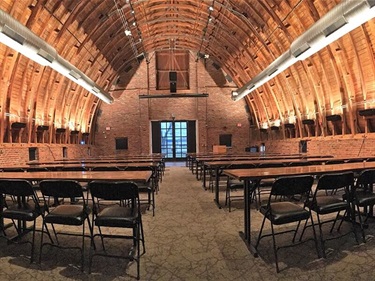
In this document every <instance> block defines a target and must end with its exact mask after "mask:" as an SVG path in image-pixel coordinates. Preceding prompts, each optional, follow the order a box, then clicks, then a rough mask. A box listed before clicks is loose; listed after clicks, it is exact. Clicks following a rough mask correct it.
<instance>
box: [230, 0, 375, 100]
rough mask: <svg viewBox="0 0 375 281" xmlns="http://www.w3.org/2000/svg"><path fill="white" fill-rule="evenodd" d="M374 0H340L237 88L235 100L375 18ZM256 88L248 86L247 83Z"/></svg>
mask: <svg viewBox="0 0 375 281" xmlns="http://www.w3.org/2000/svg"><path fill="white" fill-rule="evenodd" d="M374 3H375V1H374V0H356V1H343V2H341V3H340V4H338V5H336V6H335V7H334V8H333V9H332V10H330V11H329V12H328V13H327V14H326V15H325V16H323V17H322V18H320V19H319V20H318V21H317V22H315V23H314V24H313V25H312V26H311V27H310V28H309V29H308V30H307V31H306V32H304V33H303V34H302V35H301V36H299V37H298V38H297V39H296V40H294V41H293V42H292V44H291V47H290V49H289V50H288V51H286V52H285V53H283V54H282V55H281V56H280V57H278V58H277V59H276V60H275V61H274V62H272V63H271V64H270V65H269V66H268V67H266V68H265V69H264V70H263V71H261V72H260V73H259V74H258V75H256V76H255V77H253V79H251V80H250V81H249V82H247V83H246V84H245V85H243V86H242V87H241V88H239V89H238V90H237V92H238V96H237V97H236V98H234V100H235V101H238V100H240V99H241V98H243V97H245V96H246V95H248V94H249V93H250V92H252V91H254V90H255V89H257V88H258V87H260V86H261V85H263V84H264V83H266V82H268V81H269V80H270V79H272V78H273V77H275V76H276V75H278V74H279V73H281V72H283V71H284V70H285V69H287V68H288V67H290V66H291V65H293V64H294V63H296V62H297V61H299V60H304V59H306V58H308V57H309V56H311V55H313V54H315V53H316V52H318V51H320V50H321V49H322V48H324V47H326V46H327V45H329V44H331V43H332V42H334V41H335V40H337V39H338V38H340V37H342V36H343V35H345V34H347V33H348V32H350V31H352V30H353V29H355V28H357V27H358V26H360V25H361V24H364V23H366V22H367V21H369V20H371V19H372V18H374V17H375V8H374V7H375V5H374ZM252 84H253V85H254V84H256V87H253V88H252V89H251V90H250V89H249V85H252Z"/></svg>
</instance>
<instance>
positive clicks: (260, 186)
mask: <svg viewBox="0 0 375 281" xmlns="http://www.w3.org/2000/svg"><path fill="white" fill-rule="evenodd" d="M364 160H366V159H362V158H358V159H349V160H343V159H342V160H329V161H325V162H324V164H326V165H333V164H343V163H357V162H363V161H364ZM314 164H317V165H320V164H322V163H321V162H316V163H313V162H311V161H303V162H291V163H288V164H283V163H262V164H259V165H257V166H255V165H251V164H246V165H235V164H234V165H233V166H232V167H229V168H228V169H245V168H246V169H249V168H278V167H286V166H287V167H301V166H309V165H314ZM274 180H275V179H264V180H261V181H259V182H257V183H256V193H255V194H254V200H255V202H256V203H257V207H258V206H259V205H260V203H261V196H262V194H269V192H270V189H271V186H272V184H273V182H274ZM241 189H243V183H242V182H239V181H238V180H235V179H231V178H227V184H226V198H225V205H228V209H229V211H231V202H232V201H233V200H242V201H243V196H232V195H231V192H232V191H237V190H241Z"/></svg>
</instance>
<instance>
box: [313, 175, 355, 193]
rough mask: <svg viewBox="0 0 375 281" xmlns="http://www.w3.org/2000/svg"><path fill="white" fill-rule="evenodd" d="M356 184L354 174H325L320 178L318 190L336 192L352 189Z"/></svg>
mask: <svg viewBox="0 0 375 281" xmlns="http://www.w3.org/2000/svg"><path fill="white" fill-rule="evenodd" d="M353 184H354V173H353V172H344V173H332V174H324V175H322V176H321V177H320V178H319V181H318V185H317V187H316V189H317V190H335V189H340V188H348V187H349V188H350V187H352V186H353Z"/></svg>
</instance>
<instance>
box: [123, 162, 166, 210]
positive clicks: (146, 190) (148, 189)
mask: <svg viewBox="0 0 375 281" xmlns="http://www.w3.org/2000/svg"><path fill="white" fill-rule="evenodd" d="M125 171H151V172H152V175H151V178H150V180H149V182H147V183H137V186H138V192H139V193H140V194H147V199H146V200H145V199H143V198H141V199H140V201H141V202H142V203H144V202H147V204H148V206H149V207H148V210H149V209H150V208H151V209H152V215H153V216H155V190H157V189H158V185H159V180H158V177H157V176H158V174H157V172H156V171H155V170H154V169H153V168H152V167H148V166H138V167H137V166H128V167H126V169H125Z"/></svg>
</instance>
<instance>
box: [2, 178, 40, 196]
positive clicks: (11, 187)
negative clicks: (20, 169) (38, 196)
mask: <svg viewBox="0 0 375 281" xmlns="http://www.w3.org/2000/svg"><path fill="white" fill-rule="evenodd" d="M0 191H1V192H2V193H3V194H4V195H11V196H35V192H34V189H33V186H32V184H31V183H30V182H29V181H27V180H18V179H4V180H0Z"/></svg>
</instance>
